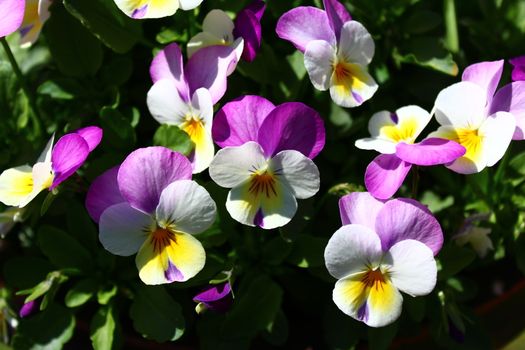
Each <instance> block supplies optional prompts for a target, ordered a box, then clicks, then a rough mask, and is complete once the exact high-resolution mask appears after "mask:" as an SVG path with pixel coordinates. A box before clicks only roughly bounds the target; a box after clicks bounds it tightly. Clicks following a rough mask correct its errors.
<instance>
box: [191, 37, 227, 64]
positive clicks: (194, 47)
mask: <svg viewBox="0 0 525 350" xmlns="http://www.w3.org/2000/svg"><path fill="white" fill-rule="evenodd" d="M213 45H223V41H222V39H221V38H219V37H217V36H215V35H214V34H212V33H208V32H201V33H197V34H196V35H195V36H194V37H192V38H191V39H190V41H188V45H187V46H186V48H187V51H188V59H189V58H191V56H193V55H194V54H195V52H197V51H199V50H200V49H203V48H205V47H208V46H213Z"/></svg>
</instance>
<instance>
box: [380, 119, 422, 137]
mask: <svg viewBox="0 0 525 350" xmlns="http://www.w3.org/2000/svg"><path fill="white" fill-rule="evenodd" d="M416 132H417V121H416V119H415V118H406V119H403V120H402V121H400V122H399V124H397V125H387V126H383V127H382V128H381V129H380V130H379V133H380V134H382V135H384V136H385V137H387V138H389V139H390V140H392V141H394V142H396V143H398V142H401V141H403V142H406V143H414V141H415V140H416V136H417V135H416Z"/></svg>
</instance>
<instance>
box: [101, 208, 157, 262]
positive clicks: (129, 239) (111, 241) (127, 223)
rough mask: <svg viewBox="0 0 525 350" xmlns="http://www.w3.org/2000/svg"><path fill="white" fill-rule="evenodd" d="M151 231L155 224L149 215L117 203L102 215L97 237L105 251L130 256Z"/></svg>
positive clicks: (136, 250)
mask: <svg viewBox="0 0 525 350" xmlns="http://www.w3.org/2000/svg"><path fill="white" fill-rule="evenodd" d="M153 229H155V224H154V221H153V219H152V218H151V217H150V216H149V215H146V214H144V213H142V212H140V211H138V210H136V209H133V208H132V207H130V206H129V204H128V203H119V204H115V205H112V206H111V207H109V208H107V209H106V210H104V212H103V213H102V216H101V217H100V221H99V236H98V237H99V239H100V243H102V245H103V246H104V248H105V249H106V250H107V251H109V252H111V253H113V254H115V255H122V256H130V255H133V254H135V253H136V252H138V250H139V249H140V247H141V246H142V244H143V243H144V241H145V240H146V238H147V237H148V234H149V233H150V232H151V230H153Z"/></svg>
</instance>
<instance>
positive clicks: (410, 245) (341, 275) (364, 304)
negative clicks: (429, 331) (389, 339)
mask: <svg viewBox="0 0 525 350" xmlns="http://www.w3.org/2000/svg"><path fill="white" fill-rule="evenodd" d="M339 209H340V213H341V220H342V223H343V226H342V227H341V228H340V229H339V230H337V231H336V232H335V233H334V234H333V236H332V237H331V238H330V240H329V241H328V245H327V246H326V249H325V252H324V258H325V264H326V267H327V269H328V271H329V272H330V274H331V275H332V276H333V277H335V278H336V279H337V282H336V284H335V288H334V290H333V300H334V302H335V304H336V305H337V307H338V308H339V309H340V310H341V311H343V312H344V313H345V314H347V315H349V316H351V317H352V318H354V319H356V320H358V321H361V322H364V323H365V324H367V325H368V326H370V327H383V326H386V325H388V324H390V323H392V322H394V321H395V320H396V319H397V318H398V317H399V316H400V315H401V310H402V303H403V296H402V295H401V293H400V292H403V293H406V294H408V295H411V296H413V297H415V296H422V295H427V294H429V293H430V292H432V290H433V289H434V287H435V285H436V279H437V264H436V261H435V259H434V255H436V254H437V253H438V252H439V250H440V249H441V246H442V245H443V232H442V230H441V227H440V225H439V223H438V222H437V220H436V219H435V218H434V217H433V216H432V214H431V213H430V211H428V209H427V208H426V207H424V206H423V205H421V204H420V203H419V202H417V201H415V200H412V199H407V198H399V199H393V200H390V201H387V202H383V201H379V200H377V199H375V198H374V197H373V196H371V195H370V194H369V193H367V192H354V193H351V194H349V195H347V196H345V197H343V198H341V200H340V201H339Z"/></svg>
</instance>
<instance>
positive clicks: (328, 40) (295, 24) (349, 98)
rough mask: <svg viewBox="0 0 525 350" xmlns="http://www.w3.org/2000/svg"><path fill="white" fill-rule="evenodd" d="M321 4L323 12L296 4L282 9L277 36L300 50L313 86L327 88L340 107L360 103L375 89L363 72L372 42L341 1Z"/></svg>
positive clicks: (373, 82) (321, 88) (373, 49)
mask: <svg viewBox="0 0 525 350" xmlns="http://www.w3.org/2000/svg"><path fill="white" fill-rule="evenodd" d="M324 7H325V11H322V10H320V9H317V8H314V7H297V8H294V9H292V10H290V11H288V12H286V13H285V14H284V15H283V16H282V17H281V18H280V19H279V22H278V23H277V28H276V31H277V35H278V36H279V37H280V38H282V39H285V40H288V41H290V42H291V43H292V44H294V46H295V47H296V48H297V49H298V50H300V51H301V52H303V53H304V64H305V67H306V70H307V71H308V74H309V76H310V80H311V82H312V84H313V85H314V87H315V88H316V89H318V90H321V91H325V90H330V96H331V97H332V100H333V101H334V102H335V103H336V104H338V105H340V106H343V107H357V106H360V105H361V104H362V103H363V102H365V101H367V100H368V99H370V98H371V97H372V96H373V95H374V94H375V92H376V91H377V88H378V86H377V83H376V82H375V80H374V78H373V77H372V76H371V75H370V74H368V72H367V66H368V64H370V62H371V60H372V57H373V56H374V51H375V46H374V41H373V40H372V37H371V35H370V34H369V33H368V31H367V30H366V29H365V27H363V25H362V24H361V23H359V22H357V21H353V20H352V19H351V17H350V14H349V13H348V11H346V9H345V7H344V6H343V5H342V4H341V3H339V2H338V1H336V0H325V1H324Z"/></svg>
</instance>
